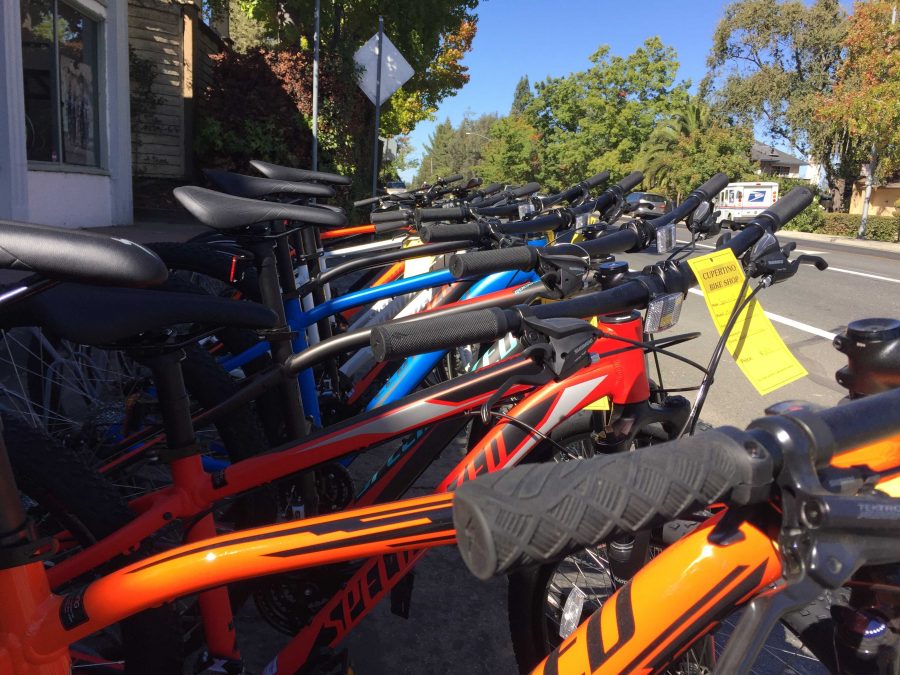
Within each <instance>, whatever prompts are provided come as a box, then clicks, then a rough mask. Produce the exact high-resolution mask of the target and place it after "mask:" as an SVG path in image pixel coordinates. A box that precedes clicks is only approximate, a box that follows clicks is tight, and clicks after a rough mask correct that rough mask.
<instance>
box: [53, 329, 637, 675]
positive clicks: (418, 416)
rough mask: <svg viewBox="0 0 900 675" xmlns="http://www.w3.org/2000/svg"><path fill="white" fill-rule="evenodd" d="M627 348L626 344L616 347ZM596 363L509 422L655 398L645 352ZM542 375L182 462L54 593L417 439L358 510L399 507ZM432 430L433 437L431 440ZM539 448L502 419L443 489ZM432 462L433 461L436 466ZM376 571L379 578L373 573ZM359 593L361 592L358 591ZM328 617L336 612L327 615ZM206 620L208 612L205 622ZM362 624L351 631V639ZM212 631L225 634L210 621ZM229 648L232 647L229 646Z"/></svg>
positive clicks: (501, 368) (503, 367)
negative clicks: (339, 463) (476, 418)
mask: <svg viewBox="0 0 900 675" xmlns="http://www.w3.org/2000/svg"><path fill="white" fill-rule="evenodd" d="M640 324H641V322H640V320H638V319H635V320H632V321H630V322H629V323H628V324H627V333H628V335H627V336H628V337H630V338H633V337H634V336H635V335H637V336H639V335H640V333H641V325H640ZM609 330H610V332H613V333H615V334H620V333H619V331H622V330H626V329H624V328H623V326H622V325H618V326H615V327H614V329H613V328H610V329H609ZM617 344H618V343H617ZM592 361H593V363H592V364H591V365H589V366H588V367H586V368H583V369H581V370H579V371H578V372H576V373H574V374H573V375H571V376H569V377H566V378H564V379H562V380H560V381H552V382H550V383H548V384H546V385H543V386H540V387H538V388H533V387H532V386H526V385H521V384H520V385H514V386H512V387H511V388H510V389H509V390H508V392H507V394H506V395H507V396H512V395H516V394H523V393H526V392H527V395H526V396H525V398H524V399H523V400H522V401H520V402H519V403H517V404H516V405H515V406H514V407H513V409H512V410H510V412H509V414H510V415H511V416H513V417H514V418H515V419H517V420H521V421H524V423H525V424H526V425H529V426H530V427H532V428H535V429H537V430H538V433H539V434H540V433H548V432H549V431H550V430H551V429H552V428H554V427H555V426H556V425H557V424H558V423H560V422H562V421H563V420H565V419H567V418H568V417H569V416H570V415H572V414H574V413H575V412H577V411H578V410H581V409H582V408H583V407H584V406H586V405H587V404H589V403H591V402H592V401H594V400H597V399H599V398H602V397H603V396H607V395H608V396H611V397H612V398H613V400H614V401H615V402H617V403H623V404H624V403H631V402H635V401H637V400H646V398H647V391H648V389H647V379H646V371H645V369H644V356H643V351H642V350H641V349H640V348H634V349H628V350H626V351H623V352H619V353H617V354H615V355H613V356H611V357H609V358H605V359H599V357H593V358H592ZM540 372H542V367H541V366H539V365H537V364H536V363H535V362H533V361H531V360H530V359H528V358H524V357H521V356H518V357H514V358H511V359H509V360H507V361H505V362H501V363H499V364H496V365H495V366H492V367H491V368H486V369H484V370H482V371H479V372H478V373H473V374H470V375H466V376H463V377H461V378H457V379H456V380H454V381H452V382H448V383H443V384H441V385H438V386H436V387H431V388H430V389H428V390H425V391H423V392H419V393H417V394H415V395H413V396H410V397H407V398H406V399H404V400H402V401H399V402H397V403H395V404H391V405H388V406H384V407H383V408H382V409H379V410H377V411H373V412H369V413H365V414H364V415H361V416H359V417H357V418H355V419H352V420H348V421H346V422H344V423H341V424H338V425H335V426H334V427H332V428H330V429H328V430H327V431H323V432H320V433H318V434H315V435H313V436H311V437H309V438H308V439H307V440H306V441H304V442H303V443H299V444H295V445H292V446H289V447H284V448H282V449H280V450H276V451H272V452H269V453H267V454H264V455H259V456H256V457H253V458H249V459H246V460H243V461H241V462H238V463H235V464H233V465H231V466H229V467H228V468H226V469H225V470H223V471H221V472H218V473H217V474H214V475H213V476H210V475H209V474H207V473H205V472H204V471H203V469H202V467H201V466H200V460H199V458H197V457H190V458H185V459H180V460H176V461H174V462H173V463H172V474H173V477H174V484H173V485H172V486H170V487H167V488H164V489H162V490H159V491H156V492H154V493H151V494H148V495H145V496H143V497H141V498H139V499H137V500H135V501H133V502H132V504H131V506H132V508H133V509H134V510H135V511H137V512H138V513H139V514H140V515H138V517H137V518H136V519H135V520H134V521H132V522H131V523H129V525H127V526H126V527H124V528H122V529H120V530H118V531H117V532H115V533H113V534H112V535H110V536H108V537H106V538H105V539H103V540H101V541H100V542H98V543H97V544H95V545H93V546H91V547H89V548H87V549H85V550H83V551H81V552H79V553H77V554H76V555H74V556H72V557H71V558H69V559H67V560H63V561H61V562H59V563H58V564H57V565H55V566H54V567H52V568H51V569H49V570H48V571H47V573H48V578H49V579H50V583H51V585H52V586H53V587H58V586H59V585H61V584H63V583H65V582H67V581H69V580H71V579H73V578H75V577H77V576H79V575H81V574H83V573H86V572H88V571H90V570H91V569H93V568H95V567H97V566H98V565H100V564H102V563H104V562H105V561H107V560H109V559H110V558H112V557H114V556H115V555H116V554H117V553H119V552H120V551H123V550H128V549H129V548H130V547H132V546H134V545H135V544H137V543H138V542H140V541H141V540H142V539H144V538H145V537H147V536H149V535H151V534H152V533H153V532H155V531H156V530H158V529H160V528H161V527H163V526H165V525H167V524H169V523H171V522H172V520H173V519H189V518H191V517H192V516H195V515H197V514H200V513H203V512H205V511H207V510H208V509H209V507H210V506H211V505H212V504H213V503H214V502H216V501H217V500H220V499H223V498H225V497H229V496H233V495H236V494H239V493H241V492H245V491H247V490H249V489H252V488H254V487H257V486H259V485H264V484H267V483H270V482H273V481H276V480H279V479H280V478H283V477H285V476H288V475H291V474H294V473H297V472H299V471H303V470H305V469H309V468H311V467H313V466H316V465H318V464H321V463H323V462H328V461H331V460H334V459H337V458H339V457H341V456H343V455H344V454H347V453H351V452H358V451H360V450H362V449H365V448H368V447H372V446H374V445H378V444H381V443H383V442H385V441H389V440H392V439H396V438H400V437H403V436H405V435H407V434H409V433H411V432H419V436H418V438H417V439H416V442H414V443H412V445H411V446H410V447H407V448H405V450H404V451H403V452H402V453H401V456H400V457H399V458H392V460H389V462H388V463H387V464H386V466H385V467H384V468H383V470H382V471H380V472H379V474H377V475H376V478H375V480H374V482H373V483H371V484H370V485H369V486H367V488H366V489H364V490H363V492H362V493H361V495H360V496H359V498H358V501H357V504H371V503H374V502H376V501H383V500H384V499H386V498H391V497H393V496H394V495H396V494H397V493H398V492H401V491H403V490H405V489H406V487H407V486H408V485H409V484H410V483H411V482H412V481H413V480H415V478H416V477H417V476H418V475H419V473H420V472H421V470H422V469H424V466H427V463H428V462H427V461H426V462H422V460H421V455H422V454H424V453H423V452H422V451H421V449H422V448H423V447H426V446H428V447H429V453H428V454H429V455H431V454H433V453H432V452H431V447H434V443H433V439H434V438H435V437H439V438H442V440H443V442H444V443H447V442H449V441H450V440H451V439H452V435H451V436H450V437H449V438H448V437H447V436H444V435H443V434H442V433H438V430H440V429H443V430H444V431H446V427H444V426H442V425H445V424H446V425H449V424H451V423H453V424H458V425H459V427H458V428H461V427H462V426H463V425H464V424H465V423H466V420H465V418H464V417H463V416H464V415H465V414H466V413H467V412H473V411H475V410H477V409H478V408H479V407H480V406H481V405H482V404H483V403H484V402H485V401H486V400H487V399H488V397H489V396H490V395H491V394H492V393H493V392H494V391H495V390H496V389H497V388H498V387H500V386H501V385H503V384H504V383H506V382H507V381H509V380H510V379H511V378H516V379H521V378H523V377H525V378H527V377H529V376H531V377H533V376H534V375H537V374H538V373H540ZM426 427H430V429H428V430H427V431H424V432H423V431H422V430H423V429H425V428H426ZM538 442H539V437H538V436H535V435H532V434H531V433H530V431H525V430H524V428H523V427H520V426H518V424H517V423H516V422H515V420H514V421H513V422H510V420H509V419H507V418H504V419H502V420H501V421H500V422H499V423H498V424H497V425H495V426H494V427H492V429H491V431H490V432H489V433H488V434H487V435H486V436H485V437H484V438H483V439H482V440H481V441H480V442H479V443H478V444H477V445H476V446H475V447H474V448H473V450H472V451H471V452H470V453H469V455H468V456H467V457H466V458H465V459H464V460H463V461H462V462H461V463H460V464H459V465H458V466H457V467H456V469H454V471H453V472H451V474H450V475H448V476H447V478H446V479H445V480H444V481H443V482H442V484H441V486H440V487H439V491H447V490H450V489H452V488H453V487H454V486H455V485H456V484H458V483H461V482H462V481H464V480H468V479H469V478H473V477H475V476H477V475H479V474H480V473H484V472H488V471H493V470H496V469H499V468H504V467H506V466H510V465H512V464H515V463H516V462H518V461H520V460H521V459H522V458H523V457H524V456H525V455H527V453H528V452H529V451H530V450H531V449H533V447H534V446H535V445H537V443H538ZM428 461H430V459H429V460H428ZM416 559H418V556H416V557H415V559H410V560H407V561H405V562H404V563H403V564H402V565H400V564H399V563H398V565H396V566H395V565H394V564H393V562H392V561H385V560H384V559H382V558H375V559H369V560H368V561H367V562H366V564H365V565H364V566H363V570H362V571H361V572H360V573H358V574H357V575H355V576H354V577H353V579H351V581H350V585H348V587H347V588H351V587H353V588H360V587H363V588H367V587H368V583H367V582H366V580H365V579H366V575H367V574H373V573H375V574H378V571H377V570H379V569H380V570H388V569H395V567H396V571H397V572H398V573H397V574H396V575H395V576H392V577H391V579H390V580H389V581H386V582H385V584H384V592H386V591H387V590H389V589H390V587H392V586H393V585H394V584H395V583H396V582H397V581H398V580H399V579H400V578H401V577H402V575H403V573H405V572H406V571H407V570H408V569H409V568H410V567H411V566H412V565H413V564H414V563H415V560H416ZM373 570H375V571H374V572H373ZM354 584H357V585H355V586H354ZM346 593H347V590H346V589H345V590H344V591H342V592H341V593H340V594H338V595H337V596H335V597H334V598H333V599H332V603H335V602H336V603H337V604H338V605H339V606H346V602H345V598H344V596H345V594H346ZM381 595H383V593H381V594H379V595H378V596H377V597H372V598H367V600H366V603H365V605H366V606H365V608H364V609H360V610H358V613H355V614H354V616H355V619H356V620H358V619H359V618H361V617H362V616H363V615H364V614H365V613H366V612H367V611H368V610H369V609H370V608H371V607H372V606H373V605H374V602H375V601H377V599H379V598H380V597H381ZM332 603H329V604H328V605H326V607H325V608H324V609H323V611H322V612H319V614H318V615H317V620H319V619H322V618H323V617H327V613H330V612H331V611H332V610H331V609H329V607H331V606H332ZM326 610H327V612H326ZM206 619H207V617H206V616H205V612H204V621H206ZM353 623H354V621H349V620H348V621H347V622H345V623H344V625H345V630H344V631H341V632H340V637H343V635H344V634H345V632H346V630H349V628H350V627H351V626H352V625H353ZM321 624H322V621H319V623H315V622H314V624H313V627H312V628H313V629H314V632H313V634H312V637H311V634H310V630H309V629H307V630H306V631H304V632H302V633H301V634H300V636H299V638H298V640H295V642H296V643H297V644H299V645H300V646H301V647H300V649H299V651H298V650H297V648H296V647H294V648H293V651H294V652H295V653H294V654H293V655H290V656H284V657H283V659H284V661H285V662H286V663H295V662H299V663H302V662H303V661H305V660H306V658H307V657H308V653H309V652H308V649H309V648H311V645H313V644H315V641H316V639H317V636H318V633H319V632H320V631H321V630H322V626H321ZM209 625H213V626H215V625H217V624H216V622H215V621H212V620H210V621H209ZM221 642H223V643H224V642H228V640H226V639H224V638H222V639H221Z"/></svg>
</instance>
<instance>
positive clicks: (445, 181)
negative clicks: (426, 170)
mask: <svg viewBox="0 0 900 675" xmlns="http://www.w3.org/2000/svg"><path fill="white" fill-rule="evenodd" d="M463 178H465V176H463V175H462V174H461V173H455V174H453V175H452V176H447V177H446V178H438V181H437V182H438V185H449V184H450V183H455V182H456V181H458V180H462V179H463Z"/></svg>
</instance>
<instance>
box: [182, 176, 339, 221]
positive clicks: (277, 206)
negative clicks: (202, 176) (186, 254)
mask: <svg viewBox="0 0 900 675" xmlns="http://www.w3.org/2000/svg"><path fill="white" fill-rule="evenodd" d="M173 192H174V194H175V198H176V199H177V200H178V201H179V202H180V203H181V205H182V206H183V207H184V208H186V209H187V210H188V211H190V212H191V214H192V215H193V216H194V217H195V218H196V219H197V220H199V221H200V222H201V223H203V224H204V225H207V226H209V227H213V228H215V229H217V230H231V229H236V228H240V227H246V226H248V225H253V224H255V223H264V222H267V221H270V220H292V221H296V222H299V223H306V224H311V225H328V226H332V227H339V226H341V225H344V224H345V223H346V222H347V218H346V217H345V216H343V215H342V214H340V213H337V212H335V211H332V210H331V209H321V208H316V207H314V206H301V205H300V204H282V203H280V202H263V201H259V200H256V199H245V198H243V197H234V196H232V195H226V194H223V193H221V192H216V191H214V190H207V189H206V188H201V187H194V186H186V187H178V188H175V190H174V191H173Z"/></svg>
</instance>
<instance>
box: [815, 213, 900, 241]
mask: <svg viewBox="0 0 900 675" xmlns="http://www.w3.org/2000/svg"><path fill="white" fill-rule="evenodd" d="M861 222H862V216H861V215H859V214H853V213H826V214H825V223H824V225H823V226H822V228H821V229H820V230H816V231H817V232H819V233H821V234H833V235H837V236H839V237H855V236H856V233H857V232H859V225H860V223H861ZM866 239H872V240H873V241H894V242H896V241H900V222H898V220H897V218H893V217H890V216H869V220H868V222H867V223H866Z"/></svg>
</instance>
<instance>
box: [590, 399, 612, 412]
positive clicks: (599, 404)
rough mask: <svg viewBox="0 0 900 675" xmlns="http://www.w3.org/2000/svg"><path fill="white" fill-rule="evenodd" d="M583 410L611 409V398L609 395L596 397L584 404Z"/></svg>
mask: <svg viewBox="0 0 900 675" xmlns="http://www.w3.org/2000/svg"><path fill="white" fill-rule="evenodd" d="M584 409H585V410H607V411H608V410H612V399H611V398H610V397H609V396H603V397H601V398H598V399H597V400H596V401H594V402H593V403H588V404H587V405H586V406H584Z"/></svg>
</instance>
